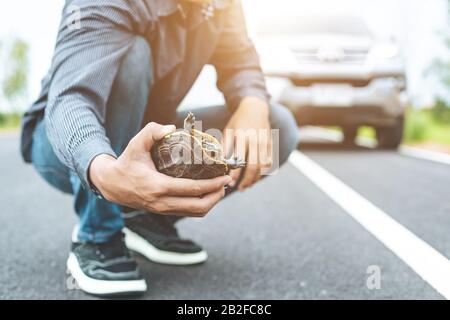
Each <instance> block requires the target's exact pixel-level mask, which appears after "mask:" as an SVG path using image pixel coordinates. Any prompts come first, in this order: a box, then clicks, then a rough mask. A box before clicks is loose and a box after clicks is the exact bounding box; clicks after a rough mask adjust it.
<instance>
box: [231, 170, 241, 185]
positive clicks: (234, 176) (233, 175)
mask: <svg viewBox="0 0 450 320" xmlns="http://www.w3.org/2000/svg"><path fill="white" fill-rule="evenodd" d="M241 173H242V169H240V168H239V169H235V170H232V171H230V177H231V182H230V184H229V185H230V187H231V188H234V187H235V186H236V183H237V181H238V180H239V177H240V176H241Z"/></svg>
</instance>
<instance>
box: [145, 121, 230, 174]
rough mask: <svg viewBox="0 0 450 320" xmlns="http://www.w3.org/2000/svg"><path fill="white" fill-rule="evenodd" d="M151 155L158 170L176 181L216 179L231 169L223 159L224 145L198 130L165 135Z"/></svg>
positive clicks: (154, 147)
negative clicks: (222, 147) (183, 179)
mask: <svg viewBox="0 0 450 320" xmlns="http://www.w3.org/2000/svg"><path fill="white" fill-rule="evenodd" d="M151 154H152V158H153V160H154V162H155V165H156V168H157V169H158V171H159V172H161V173H164V174H166V175H169V176H171V177H174V178H186V179H196V180H198V179H212V178H215V177H219V176H223V175H226V174H227V173H228V172H229V170H230V169H231V166H230V165H229V164H228V163H227V160H226V159H224V158H223V157H222V152H221V144H220V142H219V141H217V139H216V138H214V137H213V136H211V135H208V134H206V133H203V132H200V131H197V130H195V129H192V130H191V131H190V132H188V131H186V130H183V131H177V132H174V133H172V134H169V135H167V136H165V137H164V138H163V139H162V140H160V141H158V142H157V143H156V144H155V145H154V146H153V148H152V151H151Z"/></svg>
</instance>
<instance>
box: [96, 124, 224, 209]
mask: <svg viewBox="0 0 450 320" xmlns="http://www.w3.org/2000/svg"><path fill="white" fill-rule="evenodd" d="M174 131H175V127H174V126H162V125H159V124H157V123H153V122H152V123H149V124H148V125H146V126H145V128H144V129H142V130H141V131H140V132H139V133H138V134H137V135H136V136H135V137H134V138H133V139H131V141H130V143H129V144H128V146H127V148H126V149H125V151H124V152H123V153H122V155H121V156H120V157H119V158H118V159H115V158H114V157H112V156H110V155H106V154H102V155H99V156H97V157H95V158H94V160H93V161H92V163H91V165H90V168H89V178H90V180H91V183H93V184H94V186H95V187H96V188H97V189H98V190H99V191H100V193H101V194H102V195H103V196H104V197H105V198H106V199H107V200H108V201H111V202H114V203H117V204H121V205H124V206H127V207H130V208H134V209H145V210H148V211H151V212H155V213H160V214H178V215H182V216H192V217H203V216H205V215H206V214H207V213H208V212H209V211H210V210H211V209H212V207H214V205H216V204H217V202H219V201H220V200H221V199H222V198H223V197H224V195H225V189H224V187H225V186H226V185H228V183H230V182H231V178H230V177H229V176H223V177H218V178H215V179H210V180H189V179H179V178H178V179H176V178H172V177H169V176H167V175H164V174H162V173H160V172H158V171H157V170H156V168H155V165H154V163H153V160H152V158H151V156H150V149H151V148H152V146H153V144H154V143H155V142H156V141H158V140H160V139H162V138H163V137H164V136H165V135H167V134H169V133H172V132H174Z"/></svg>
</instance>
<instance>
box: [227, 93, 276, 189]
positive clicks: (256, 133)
mask: <svg viewBox="0 0 450 320" xmlns="http://www.w3.org/2000/svg"><path fill="white" fill-rule="evenodd" d="M224 149H225V154H227V155H229V153H230V150H233V149H234V155H236V156H238V157H239V158H241V159H245V160H246V162H247V165H246V168H245V172H244V176H243V177H242V180H241V181H240V183H239V186H238V190H239V191H244V190H245V189H247V188H249V187H251V186H252V185H253V184H254V183H256V182H257V181H258V180H259V179H261V170H262V169H264V168H270V167H271V166H272V158H271V154H272V138H271V128H270V122H269V106H268V105H267V103H266V102H264V101H262V100H260V99H258V98H254V97H248V98H245V99H243V100H242V102H241V103H240V105H239V107H238V109H237V110H236V112H235V113H234V114H233V116H232V117H231V119H230V120H229V121H228V124H227V125H226V127H225V134H224ZM240 175H241V169H237V170H234V171H232V172H231V173H230V176H231V178H232V179H233V181H232V182H231V183H230V187H234V186H235V185H236V183H237V181H238V179H239V177H240Z"/></svg>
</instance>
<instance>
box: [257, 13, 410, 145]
mask: <svg viewBox="0 0 450 320" xmlns="http://www.w3.org/2000/svg"><path fill="white" fill-rule="evenodd" d="M257 39H258V40H257V41H256V43H257V46H258V51H259V53H260V55H261V62H262V66H263V69H264V72H265V73H266V75H267V76H272V77H282V78H287V79H289V80H290V82H289V83H290V85H288V86H287V87H286V88H285V89H284V91H283V92H282V94H281V95H280V98H279V100H281V102H282V103H283V104H285V105H286V106H287V107H289V108H290V109H291V110H292V111H293V113H294V114H295V115H296V118H297V121H298V123H299V125H332V126H341V127H342V129H343V132H344V137H345V140H346V142H353V141H354V139H355V136H356V133H357V129H358V127H360V126H363V125H364V126H372V127H374V128H375V129H376V133H377V140H378V145H379V147H381V148H397V146H398V145H399V144H400V142H401V140H402V134H403V121H404V117H403V115H404V109H405V108H404V107H405V106H404V105H405V102H404V100H405V99H404V98H403V97H405V96H406V95H405V94H404V91H405V83H406V82H405V70H404V63H403V59H402V57H401V55H400V51H399V47H398V45H397V44H396V43H395V41H394V40H392V39H390V40H381V39H379V38H377V37H376V36H375V35H374V34H373V33H372V32H371V31H370V30H369V28H368V27H367V25H366V23H365V22H364V20H362V19H361V18H359V17H358V16H355V15H345V14H328V15H324V14H321V15H317V16H313V15H308V16H307V18H303V17H300V16H298V15H295V14H292V16H289V15H284V16H283V17H281V19H278V20H276V19H275V20H274V19H273V16H272V19H271V21H270V23H269V22H268V23H262V24H261V25H260V27H259V29H258V37H257Z"/></svg>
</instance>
